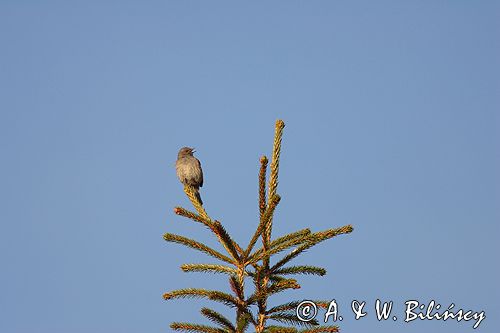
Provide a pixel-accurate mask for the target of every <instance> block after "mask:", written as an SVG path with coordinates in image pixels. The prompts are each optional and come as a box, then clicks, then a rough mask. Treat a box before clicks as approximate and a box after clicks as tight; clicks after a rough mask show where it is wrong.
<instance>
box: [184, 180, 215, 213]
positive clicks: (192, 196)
mask: <svg viewBox="0 0 500 333" xmlns="http://www.w3.org/2000/svg"><path fill="white" fill-rule="evenodd" d="M184 193H186V195H187V196H188V198H189V200H190V201H191V203H192V204H193V206H194V208H195V209H196V211H197V212H198V214H200V216H202V217H203V218H205V219H207V220H209V221H210V217H209V216H208V214H207V212H206V211H205V208H203V205H202V204H201V202H200V201H199V200H198V197H197V196H196V190H195V188H194V187H192V186H190V185H184Z"/></svg>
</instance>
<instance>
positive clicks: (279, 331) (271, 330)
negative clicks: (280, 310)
mask: <svg viewBox="0 0 500 333" xmlns="http://www.w3.org/2000/svg"><path fill="white" fill-rule="evenodd" d="M262 332H263V333H297V332H298V330H297V329H296V328H295V327H286V326H276V325H271V326H266V327H265V329H264V331H262Z"/></svg>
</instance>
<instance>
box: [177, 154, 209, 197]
mask: <svg viewBox="0 0 500 333" xmlns="http://www.w3.org/2000/svg"><path fill="white" fill-rule="evenodd" d="M194 152H195V150H194V148H189V147H183V148H181V150H179V153H178V154H177V161H176V162H175V170H176V172H177V177H179V180H180V181H181V183H182V184H184V185H190V186H192V187H194V189H195V190H196V197H197V198H198V200H199V201H200V204H202V205H203V201H201V196H200V192H199V189H200V187H202V186H203V170H202V169H201V163H200V161H198V159H197V158H196V157H194V156H193V153H194Z"/></svg>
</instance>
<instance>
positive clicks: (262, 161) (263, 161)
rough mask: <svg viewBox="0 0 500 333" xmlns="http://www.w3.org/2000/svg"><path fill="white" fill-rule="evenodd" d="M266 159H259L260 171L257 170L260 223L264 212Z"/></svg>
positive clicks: (264, 157) (265, 204)
mask: <svg viewBox="0 0 500 333" xmlns="http://www.w3.org/2000/svg"><path fill="white" fill-rule="evenodd" d="M267 162H268V160H267V157H266V156H262V157H261V158H260V170H259V212H260V219H261V221H262V216H263V215H264V212H265V211H266V206H267V202H266V170H267Z"/></svg>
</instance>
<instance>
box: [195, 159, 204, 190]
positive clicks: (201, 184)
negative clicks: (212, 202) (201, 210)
mask: <svg viewBox="0 0 500 333" xmlns="http://www.w3.org/2000/svg"><path fill="white" fill-rule="evenodd" d="M196 161H198V166H199V167H200V187H202V186H203V169H202V168H201V162H200V160H199V159H196Z"/></svg>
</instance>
